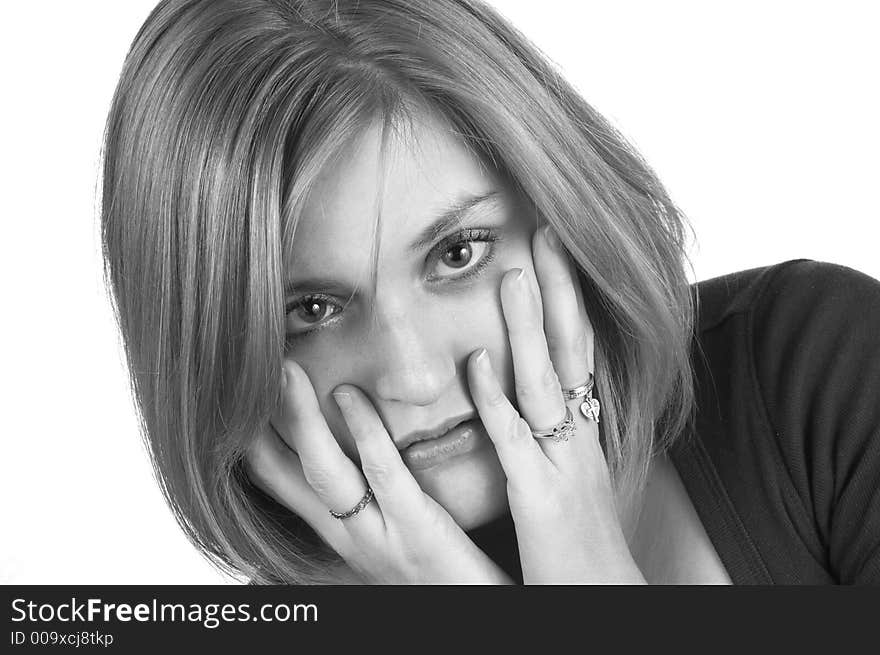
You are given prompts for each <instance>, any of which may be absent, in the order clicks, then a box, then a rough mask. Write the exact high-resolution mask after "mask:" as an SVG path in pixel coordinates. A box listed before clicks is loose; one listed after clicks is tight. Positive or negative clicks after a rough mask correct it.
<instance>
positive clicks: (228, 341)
mask: <svg viewBox="0 0 880 655" xmlns="http://www.w3.org/2000/svg"><path fill="white" fill-rule="evenodd" d="M420 111H430V112H433V113H434V114H435V115H436V116H438V117H440V118H442V119H443V120H444V121H446V122H447V124H449V125H452V126H453V127H454V130H455V133H456V134H457V135H458V136H459V137H460V138H461V140H462V142H463V143H464V144H466V146H467V147H468V148H470V149H471V150H472V151H473V152H474V153H477V154H478V155H479V156H480V157H481V158H482V159H483V160H485V162H487V163H488V164H491V165H492V166H493V167H494V168H495V169H496V170H498V171H499V172H500V173H501V174H503V175H504V176H505V178H507V179H509V180H511V181H512V182H513V184H514V185H515V188H516V190H517V191H518V192H519V193H521V194H522V195H523V197H524V198H526V199H527V200H528V202H530V203H531V205H532V207H533V208H534V210H535V212H536V215H538V216H540V218H541V220H543V221H546V222H548V223H550V224H551V225H552V226H553V228H554V229H555V230H556V232H557V233H558V234H559V235H560V239H561V241H562V242H563V244H564V246H565V248H566V249H567V251H568V252H569V254H570V255H571V257H572V259H573V260H574V262H575V263H576V265H577V268H578V271H579V279H580V282H581V284H582V287H583V291H584V297H585V301H586V303H587V311H588V313H589V316H590V318H591V321H592V324H593V328H594V333H595V368H596V370H595V376H596V380H597V383H596V384H597V390H598V391H599V394H600V396H601V399H602V407H603V421H602V438H603V441H604V445H605V450H606V457H607V460H608V465H609V468H610V471H611V476H612V481H613V483H614V486H615V491H616V494H617V498H618V502H619V504H620V505H619V506H620V507H621V508H623V507H635V506H638V503H639V498H640V497H641V495H642V493H643V490H644V482H645V478H646V473H647V470H648V465H649V462H650V460H651V457H652V456H653V455H654V454H656V453H657V452H659V451H660V450H662V449H663V448H665V447H667V446H668V445H669V444H670V443H671V442H672V440H673V439H675V438H676V437H677V436H678V435H679V434H681V433H682V432H683V430H684V428H685V427H686V425H687V423H688V420H689V417H690V415H691V412H692V409H693V389H692V386H693V381H692V373H691V365H690V344H691V337H692V330H693V327H692V324H693V314H694V308H693V300H692V297H691V293H690V290H689V285H688V280H687V277H686V272H685V265H686V261H687V258H686V255H685V252H686V247H687V244H686V227H687V224H686V221H685V219H684V217H683V216H682V215H681V213H680V212H679V210H678V209H677V208H676V206H675V205H674V204H673V202H672V201H671V200H670V198H669V197H668V195H667V193H666V191H665V190H664V188H663V186H662V185H661V184H660V182H659V181H658V179H657V177H656V176H655V175H654V173H653V172H652V171H651V169H650V168H649V167H648V166H647V165H646V164H645V162H644V161H643V160H642V159H641V158H640V157H639V155H638V154H637V153H636V152H635V150H634V149H633V148H632V147H631V146H630V145H628V144H627V142H626V141H625V139H624V138H623V137H622V136H621V135H620V134H619V133H617V131H616V130H614V129H613V128H612V127H611V126H610V125H609V123H608V122H607V121H605V120H604V119H603V118H602V117H601V116H600V115H599V114H598V113H597V112H596V111H594V110H593V109H592V108H591V107H590V105H588V104H587V103H586V102H585V101H584V99H583V98H581V97H580V96H579V95H578V93H577V92H576V91H575V90H574V89H573V88H572V87H571V86H570V85H569V84H568V83H567V82H566V81H565V80H564V79H563V78H562V77H561V76H560V74H559V73H558V72H557V71H556V70H555V68H554V66H553V65H552V64H551V63H550V62H549V61H548V60H547V59H546V57H544V56H543V54H542V53H541V52H540V51H539V50H538V49H537V48H536V47H535V46H534V45H533V44H531V43H530V42H529V41H528V40H527V39H526V38H525V37H524V36H523V35H522V34H520V33H519V32H518V31H516V30H515V29H514V28H513V27H512V26H511V25H510V24H509V23H508V22H506V21H505V19H504V18H503V17H501V16H500V15H499V14H498V13H496V12H495V11H494V10H493V9H492V8H490V7H488V6H485V5H484V4H482V3H480V2H478V1H476V0H351V1H346V0H336V1H333V0H163V1H162V2H160V3H159V5H158V6H157V7H156V8H155V9H154V10H153V12H152V13H151V14H150V16H149V17H148V18H147V20H146V22H145V23H144V25H143V26H142V28H141V29H140V31H139V32H138V34H137V36H136V38H135V40H134V43H133V45H132V47H131V50H130V52H129V54H128V56H127V58H126V61H125V64H124V68H123V70H122V73H121V76H120V79H119V83H118V87H117V90H116V93H115V96H114V98H113V102H112V107H111V109H110V113H109V117H108V121H107V128H106V135H105V144H104V167H103V196H102V237H103V249H104V257H105V266H106V276H107V280H108V285H109V287H110V290H111V293H112V297H113V301H114V307H115V311H116V315H117V319H118V322H119V327H120V331H121V333H122V337H123V341H124V345H125V350H126V356H127V362H128V367H129V372H130V376H131V384H132V389H133V391H134V397H135V400H136V403H137V407H138V410H139V415H140V418H141V422H142V430H143V433H144V435H145V437H146V440H147V443H148V446H149V451H150V454H151V459H152V462H153V466H154V470H155V473H156V476H157V478H158V480H159V484H160V486H161V488H162V491H163V494H164V496H165V498H166V500H167V502H168V503H169V505H170V507H171V508H172V511H173V512H174V514H175V517H176V518H177V520H178V522H179V524H180V525H181V527H182V528H183V530H184V531H185V532H186V534H187V535H188V537H189V538H190V540H191V541H192V542H193V543H194V544H195V545H196V546H197V547H198V548H199V549H200V550H201V551H202V552H203V553H204V554H205V555H206V556H208V557H209V558H210V559H211V561H213V562H214V564H215V565H217V566H218V567H220V568H221V569H222V570H224V571H226V572H227V573H232V574H238V575H242V576H245V577H247V578H249V579H251V580H252V581H253V582H256V583H271V582H284V583H318V582H325V581H333V579H332V576H331V575H330V574H329V570H330V568H331V567H332V564H333V563H334V562H338V561H339V560H338V557H337V556H336V555H335V554H334V553H332V552H331V551H330V550H329V548H328V547H327V546H326V545H325V544H324V543H323V542H322V541H321V540H320V539H319V538H318V537H317V536H316V535H315V534H314V532H313V531H311V529H310V528H309V527H308V526H307V525H306V524H305V522H304V521H302V520H301V519H299V518H298V517H296V516H294V515H292V514H291V513H290V512H289V511H287V510H286V509H283V508H281V507H280V505H278V504H277V503H275V502H274V501H273V500H271V499H269V498H268V497H267V496H265V495H264V494H262V493H261V492H260V491H259V490H258V489H257V488H256V487H255V486H253V485H252V484H251V483H250V481H249V480H248V477H247V475H246V473H245V468H244V454H245V453H246V451H247V448H248V446H249V444H250V443H251V442H252V440H253V438H254V436H255V434H256V433H257V431H258V430H259V429H262V428H263V427H265V426H266V424H267V422H268V417H269V416H270V414H271V413H272V410H273V408H274V407H275V404H276V402H277V399H278V397H279V393H280V388H279V387H280V379H279V370H280V367H281V362H282V360H283V357H284V352H285V333H284V309H283V308H284V298H283V284H282V271H283V270H284V266H285V264H286V263H287V262H286V260H285V253H286V252H289V246H290V243H291V239H293V238H294V236H293V235H294V228H295V226H296V222H297V220H298V217H299V213H300V211H301V208H302V205H303V203H304V199H305V198H306V197H307V194H308V193H309V190H310V188H311V187H312V185H313V183H314V181H315V179H316V177H317V176H318V174H319V172H320V171H321V170H322V168H323V167H324V166H326V165H328V164H329V163H331V162H332V160H333V157H334V156H335V155H336V154H338V153H339V152H340V151H341V149H342V148H343V147H344V146H345V145H346V144H347V143H349V142H350V141H351V140H352V139H353V138H355V137H356V136H357V135H358V134H359V133H361V132H362V131H363V129H364V128H365V127H366V126H367V125H368V124H369V123H370V122H371V121H373V120H376V119H379V120H381V121H382V122H383V124H384V126H385V127H386V128H387V129H399V127H400V126H402V125H404V124H406V123H407V122H408V121H411V120H412V119H413V116H414V114H415V113H416V112H420ZM621 511H622V510H621Z"/></svg>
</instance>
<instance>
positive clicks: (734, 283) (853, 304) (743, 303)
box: [692, 259, 880, 332]
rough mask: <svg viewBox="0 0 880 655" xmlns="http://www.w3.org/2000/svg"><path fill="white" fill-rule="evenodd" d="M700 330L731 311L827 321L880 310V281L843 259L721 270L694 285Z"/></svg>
mask: <svg viewBox="0 0 880 655" xmlns="http://www.w3.org/2000/svg"><path fill="white" fill-rule="evenodd" d="M692 291H693V294H694V296H695V300H696V302H697V307H698V311H697V317H698V320H697V330H698V331H700V332H702V331H706V330H711V329H712V328H714V327H716V326H717V325H718V324H719V323H722V322H724V321H725V320H727V319H730V318H731V317H733V316H737V315H743V314H748V315H752V316H753V317H754V318H755V319H756V320H757V321H758V323H761V324H763V325H764V326H766V327H769V325H768V323H771V322H779V321H781V322H782V323H792V324H793V325H797V326H803V323H802V319H808V323H816V322H817V321H820V322H829V319H830V323H832V324H835V323H836V324H839V323H840V319H841V318H842V316H841V315H840V312H844V315H847V314H850V313H861V312H862V311H863V310H865V311H868V312H869V313H870V314H874V313H875V312H878V311H880V282H878V281H877V280H875V279H874V278H872V277H870V276H868V275H866V274H864V273H861V272H859V271H857V270H855V269H852V268H849V267H847V266H842V265H839V264H832V263H828V262H821V261H813V260H810V259H793V260H789V261H785V262H781V263H779V264H774V265H772V266H763V267H759V268H751V269H748V270H743V271H738V272H735V273H730V274H727V275H722V276H718V277H715V278H711V279H708V280H704V281H701V282H698V283H696V284H695V285H693V287H692Z"/></svg>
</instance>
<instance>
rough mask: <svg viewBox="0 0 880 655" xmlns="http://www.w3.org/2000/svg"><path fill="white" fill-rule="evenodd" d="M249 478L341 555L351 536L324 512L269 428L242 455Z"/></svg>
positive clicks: (293, 458)
mask: <svg viewBox="0 0 880 655" xmlns="http://www.w3.org/2000/svg"><path fill="white" fill-rule="evenodd" d="M245 470H246V472H247V475H248V478H249V479H250V480H251V482H253V483H254V485H256V486H257V487H258V488H260V489H262V490H263V491H264V492H265V493H266V494H268V495H269V496H271V497H272V498H274V499H275V500H276V501H277V502H278V503H280V504H281V505H282V506H284V507H286V508H287V509H289V510H290V511H292V512H293V513H294V514H296V515H298V516H299V517H300V518H302V519H303V520H304V521H305V522H306V523H308V524H309V525H310V526H311V528H312V529H313V530H314V531H315V532H317V533H318V535H319V536H320V537H321V538H322V539H323V540H324V541H326V542H327V543H328V544H329V545H330V547H331V548H333V549H334V550H335V551H336V552H344V551H345V550H346V546H347V545H348V544H349V543H350V540H351V537H350V536H349V534H348V532H347V531H346V530H345V528H344V527H343V526H342V524H341V523H340V521H337V520H336V519H334V518H333V517H332V516H330V513H329V512H328V511H327V508H326V507H325V505H324V503H323V501H321V499H320V498H318V495H317V494H316V493H315V490H314V489H312V487H311V486H310V485H309V483H308V482H307V481H306V478H305V473H303V469H302V463H301V462H300V460H299V457H298V456H297V454H296V453H295V452H293V451H292V450H291V449H290V448H289V447H288V446H287V445H286V444H285V443H284V442H283V441H282V440H281V438H280V437H279V436H278V434H277V433H276V432H275V430H274V429H273V428H272V427H271V426H266V428H265V429H263V430H261V431H260V433H259V434H258V435H257V438H256V439H255V441H254V443H253V444H251V446H250V448H249V449H248V452H247V454H246V455H245Z"/></svg>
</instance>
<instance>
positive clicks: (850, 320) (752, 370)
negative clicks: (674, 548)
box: [693, 259, 880, 582]
mask: <svg viewBox="0 0 880 655" xmlns="http://www.w3.org/2000/svg"><path fill="white" fill-rule="evenodd" d="M693 290H694V293H695V299H696V302H697V307H698V323H697V343H698V344H699V346H700V349H701V353H702V354H703V356H704V357H703V358H702V366H705V369H703V370H704V371H706V372H708V373H707V374H704V375H701V376H699V379H700V380H701V381H702V382H703V383H704V384H705V385H706V386H707V388H706V389H701V390H699V391H700V393H701V395H700V398H701V399H703V398H711V399H712V402H711V403H705V405H706V407H704V410H707V409H709V408H711V407H712V405H713V404H714V403H716V402H717V403H718V406H719V408H720V409H719V412H720V413H719V414H718V420H717V422H716V423H717V426H718V433H719V434H723V435H725V436H724V438H723V440H722V441H719V443H718V444H709V446H710V447H714V446H717V450H718V453H716V454H717V458H718V463H719V466H723V462H722V460H723V458H724V457H725V456H730V454H731V453H734V452H735V453H736V455H735V460H736V461H735V462H733V463H732V464H731V467H732V468H731V471H730V475H729V476H728V480H729V481H730V484H732V485H735V483H736V480H738V479H740V478H743V479H749V480H751V481H752V483H753V484H754V485H756V486H757V488H761V489H764V490H765V492H766V493H768V494H769V496H768V500H767V501H766V502H767V503H769V504H771V505H772V504H773V503H776V504H778V505H779V506H780V507H783V508H784V509H783V510H780V511H779V512H777V516H776V518H775V519H774V521H773V524H774V525H778V524H779V522H780V521H785V520H789V521H791V522H792V523H793V524H795V525H797V526H799V527H798V528H797V533H798V534H799V535H801V537H800V538H801V539H806V537H804V536H803V535H805V534H806V533H807V532H808V531H812V530H815V531H816V535H817V537H818V539H819V540H820V541H819V543H818V544H817V547H816V548H814V549H813V553H814V557H816V558H818V559H820V560H821V559H826V558H827V562H826V565H827V568H828V570H829V571H830V572H832V573H833V575H834V577H835V579H837V580H840V581H844V582H845V581H863V580H877V579H878V578H880V402H878V399H880V282H878V281H877V280H875V279H874V278H872V277H870V276H868V275H866V274H864V273H861V272H859V271H856V270H854V269H852V268H849V267H846V266H841V265H838V264H830V263H827V262H819V261H812V260H806V259H800V260H791V261H787V262H782V263H780V264H776V265H773V266H767V267H762V268H756V269H749V270H746V271H741V272H737V273H733V274H730V275H725V276H721V277H718V278H713V279H711V280H706V281H705V282H700V283H698V284H696V285H694V287H693ZM709 382H711V384H709ZM716 383H717V387H716ZM712 390H717V393H713V394H712V395H711V396H709V395H707V393H708V392H709V391H712ZM706 413H707V412H706V411H704V414H706ZM747 463H748V464H747ZM748 466H751V467H752V468H754V470H755V474H754V475H752V476H751V477H749V476H750V475H751V474H750V473H749V472H748ZM789 489H791V490H794V491H795V492H796V494H795V495H790V494H788V492H787V490H789ZM768 490H769V491H768ZM743 494H746V492H743ZM788 497H791V498H797V499H798V500H797V503H796V504H793V503H792V502H788V501H785V498H788ZM746 505H747V503H745V502H743V506H746ZM748 506H749V507H751V508H752V510H755V508H754V503H752V505H748ZM755 511H756V510H755ZM761 511H762V512H763V511H765V510H763V509H762V510H761ZM798 516H802V517H803V520H800V519H798V518H797V517H798ZM768 534H770V531H769V529H768Z"/></svg>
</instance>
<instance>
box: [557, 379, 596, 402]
mask: <svg viewBox="0 0 880 655" xmlns="http://www.w3.org/2000/svg"><path fill="white" fill-rule="evenodd" d="M591 391H593V374H592V373H590V378H589V379H588V380H587V381H586V382H584V383H583V384H579V385H578V386H576V387H574V388H572V389H563V390H562V395H563V397H564V398H565V399H566V400H577V399H578V398H583V397H584V396H589V395H590V392H591Z"/></svg>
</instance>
